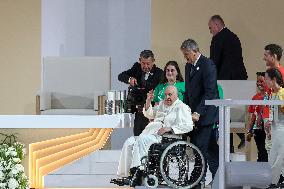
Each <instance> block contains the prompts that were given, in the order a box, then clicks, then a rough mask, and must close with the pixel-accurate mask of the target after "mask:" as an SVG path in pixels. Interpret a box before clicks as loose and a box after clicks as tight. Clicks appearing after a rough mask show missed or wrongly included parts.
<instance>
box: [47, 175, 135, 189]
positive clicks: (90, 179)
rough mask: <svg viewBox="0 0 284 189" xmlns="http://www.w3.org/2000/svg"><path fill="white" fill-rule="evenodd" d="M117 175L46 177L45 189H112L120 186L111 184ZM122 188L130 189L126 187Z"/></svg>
mask: <svg viewBox="0 0 284 189" xmlns="http://www.w3.org/2000/svg"><path fill="white" fill-rule="evenodd" d="M112 178H117V176H116V175H47V176H45V177H44V183H45V188H62V187H65V188H76V187H77V188H94V187H103V188H107V187H111V188H117V187H118V186H117V185H115V184H112V183H110V180H111V179H112ZM121 188H129V186H124V187H121Z"/></svg>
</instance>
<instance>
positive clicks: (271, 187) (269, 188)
mask: <svg viewBox="0 0 284 189" xmlns="http://www.w3.org/2000/svg"><path fill="white" fill-rule="evenodd" d="M276 188H278V187H277V186H276V185H275V184H270V185H269V187H268V188H267V189H276Z"/></svg>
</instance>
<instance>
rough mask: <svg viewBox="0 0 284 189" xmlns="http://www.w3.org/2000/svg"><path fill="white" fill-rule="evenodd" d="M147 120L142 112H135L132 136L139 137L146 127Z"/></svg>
mask: <svg viewBox="0 0 284 189" xmlns="http://www.w3.org/2000/svg"><path fill="white" fill-rule="evenodd" d="M148 123H149V119H148V118H146V117H145V116H144V115H143V112H136V113H135V118H134V128H133V133H134V136H139V135H140V134H141V133H142V131H143V130H144V129H145V127H146V126H147V125H148Z"/></svg>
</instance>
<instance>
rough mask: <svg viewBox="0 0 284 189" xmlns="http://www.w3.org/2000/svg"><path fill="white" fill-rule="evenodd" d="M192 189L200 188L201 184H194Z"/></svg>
mask: <svg viewBox="0 0 284 189" xmlns="http://www.w3.org/2000/svg"><path fill="white" fill-rule="evenodd" d="M192 189H201V184H197V185H196V186H194V187H193V188H192Z"/></svg>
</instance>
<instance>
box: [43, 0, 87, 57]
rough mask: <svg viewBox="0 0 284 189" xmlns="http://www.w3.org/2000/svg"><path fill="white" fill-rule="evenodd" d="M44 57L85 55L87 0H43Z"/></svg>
mask: <svg viewBox="0 0 284 189" xmlns="http://www.w3.org/2000/svg"><path fill="white" fill-rule="evenodd" d="M41 6H42V14H41V16H42V18H41V20H42V22H41V23H42V26H41V27H42V36H41V40H42V43H41V44H42V48H41V52H42V57H44V56H84V55H85V0H42V4H41Z"/></svg>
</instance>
